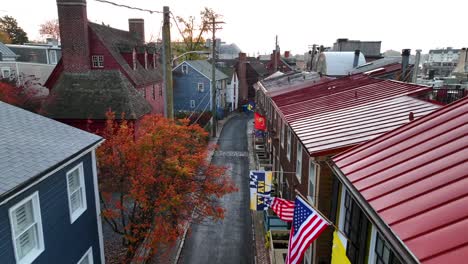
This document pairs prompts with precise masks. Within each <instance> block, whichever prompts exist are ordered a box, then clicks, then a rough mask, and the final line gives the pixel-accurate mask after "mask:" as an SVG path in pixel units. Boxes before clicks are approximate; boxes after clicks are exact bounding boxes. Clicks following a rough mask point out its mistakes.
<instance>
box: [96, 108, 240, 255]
mask: <svg viewBox="0 0 468 264" xmlns="http://www.w3.org/2000/svg"><path fill="white" fill-rule="evenodd" d="M107 116H108V119H107V124H106V128H105V130H104V131H103V136H104V137H105V138H106V141H105V142H104V143H103V145H102V146H101V147H100V148H98V150H97V157H98V164H99V180H100V191H101V202H102V203H103V212H102V215H103V217H104V219H105V221H106V222H107V223H109V224H110V226H111V227H112V229H113V230H114V232H116V233H118V234H120V235H121V237H122V243H123V246H124V247H125V249H126V254H125V256H124V259H122V260H121V261H123V262H125V263H129V261H130V260H131V259H134V258H136V257H137V258H148V257H150V256H151V255H153V254H155V253H158V250H159V249H160V246H164V245H169V244H171V243H173V242H174V241H175V240H176V239H177V237H179V236H180V235H181V233H182V232H183V226H184V225H185V223H187V221H200V220H202V219H204V218H206V217H211V218H214V219H222V218H223V216H224V209H223V208H222V207H221V206H220V204H219V202H218V201H219V198H221V197H222V196H224V195H225V194H228V193H231V192H233V191H235V190H236V188H235V186H234V184H233V182H232V181H231V179H230V177H228V176H227V175H226V174H225V169H224V168H222V167H218V166H214V165H212V164H208V163H207V160H206V157H207V151H208V148H207V138H208V135H207V133H206V132H205V131H204V130H203V129H202V128H201V127H199V126H198V125H188V120H177V121H174V120H169V119H166V118H164V117H161V116H156V115H149V116H146V117H144V118H143V119H142V120H141V122H140V123H139V127H138V132H137V133H134V128H133V126H132V125H131V124H130V123H128V122H127V121H125V120H123V118H122V121H120V122H116V121H115V116H114V114H113V113H110V112H109V113H108V114H107ZM144 241H145V242H144ZM143 242H144V243H143ZM142 245H143V246H142ZM142 247H143V248H145V249H146V251H149V252H151V253H150V255H149V256H142V255H141V254H140V253H138V252H137V249H141V248H142Z"/></svg>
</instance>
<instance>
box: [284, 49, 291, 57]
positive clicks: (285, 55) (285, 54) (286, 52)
mask: <svg viewBox="0 0 468 264" xmlns="http://www.w3.org/2000/svg"><path fill="white" fill-rule="evenodd" d="M289 56H291V52H290V51H289V50H287V51H285V52H284V57H285V58H286V59H287V58H289Z"/></svg>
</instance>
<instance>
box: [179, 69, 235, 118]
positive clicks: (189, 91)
mask: <svg viewBox="0 0 468 264" xmlns="http://www.w3.org/2000/svg"><path fill="white" fill-rule="evenodd" d="M211 69H212V68H211V64H210V63H209V62H208V61H206V60H193V61H184V62H182V63H181V64H179V65H177V66H176V67H175V68H174V69H173V70H172V74H173V80H174V112H200V113H201V112H210V111H211V109H212V103H213V102H212V93H211ZM215 78H216V88H217V91H216V106H217V107H218V111H221V112H222V110H224V107H225V106H226V83H227V80H228V76H226V74H224V73H223V72H221V71H219V70H217V69H216V71H215Z"/></svg>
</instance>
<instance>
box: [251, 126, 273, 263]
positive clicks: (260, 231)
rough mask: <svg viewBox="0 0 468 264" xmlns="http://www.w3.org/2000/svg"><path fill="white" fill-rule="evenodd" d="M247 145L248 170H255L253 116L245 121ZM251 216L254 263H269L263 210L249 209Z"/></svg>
mask: <svg viewBox="0 0 468 264" xmlns="http://www.w3.org/2000/svg"><path fill="white" fill-rule="evenodd" d="M246 132H247V145H248V149H249V168H250V170H256V169H257V166H256V161H255V157H254V155H255V153H254V150H253V145H252V144H253V140H252V136H253V118H249V120H248V121H247V131H246ZM251 216H252V232H253V240H254V241H253V242H254V247H255V248H254V249H255V250H254V252H255V263H256V264H269V263H270V254H269V251H268V249H267V248H265V229H264V220H263V212H256V211H251Z"/></svg>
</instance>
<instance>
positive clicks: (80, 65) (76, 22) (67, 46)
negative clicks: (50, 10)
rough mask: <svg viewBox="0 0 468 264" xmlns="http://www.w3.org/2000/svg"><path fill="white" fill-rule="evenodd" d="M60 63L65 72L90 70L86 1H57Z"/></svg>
mask: <svg viewBox="0 0 468 264" xmlns="http://www.w3.org/2000/svg"><path fill="white" fill-rule="evenodd" d="M57 9H58V18H59V25H60V36H61V40H62V41H61V45H62V62H63V67H64V71H65V72H73V73H84V72H87V71H89V70H90V65H91V58H90V57H89V40H88V16H87V13H86V0H57Z"/></svg>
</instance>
